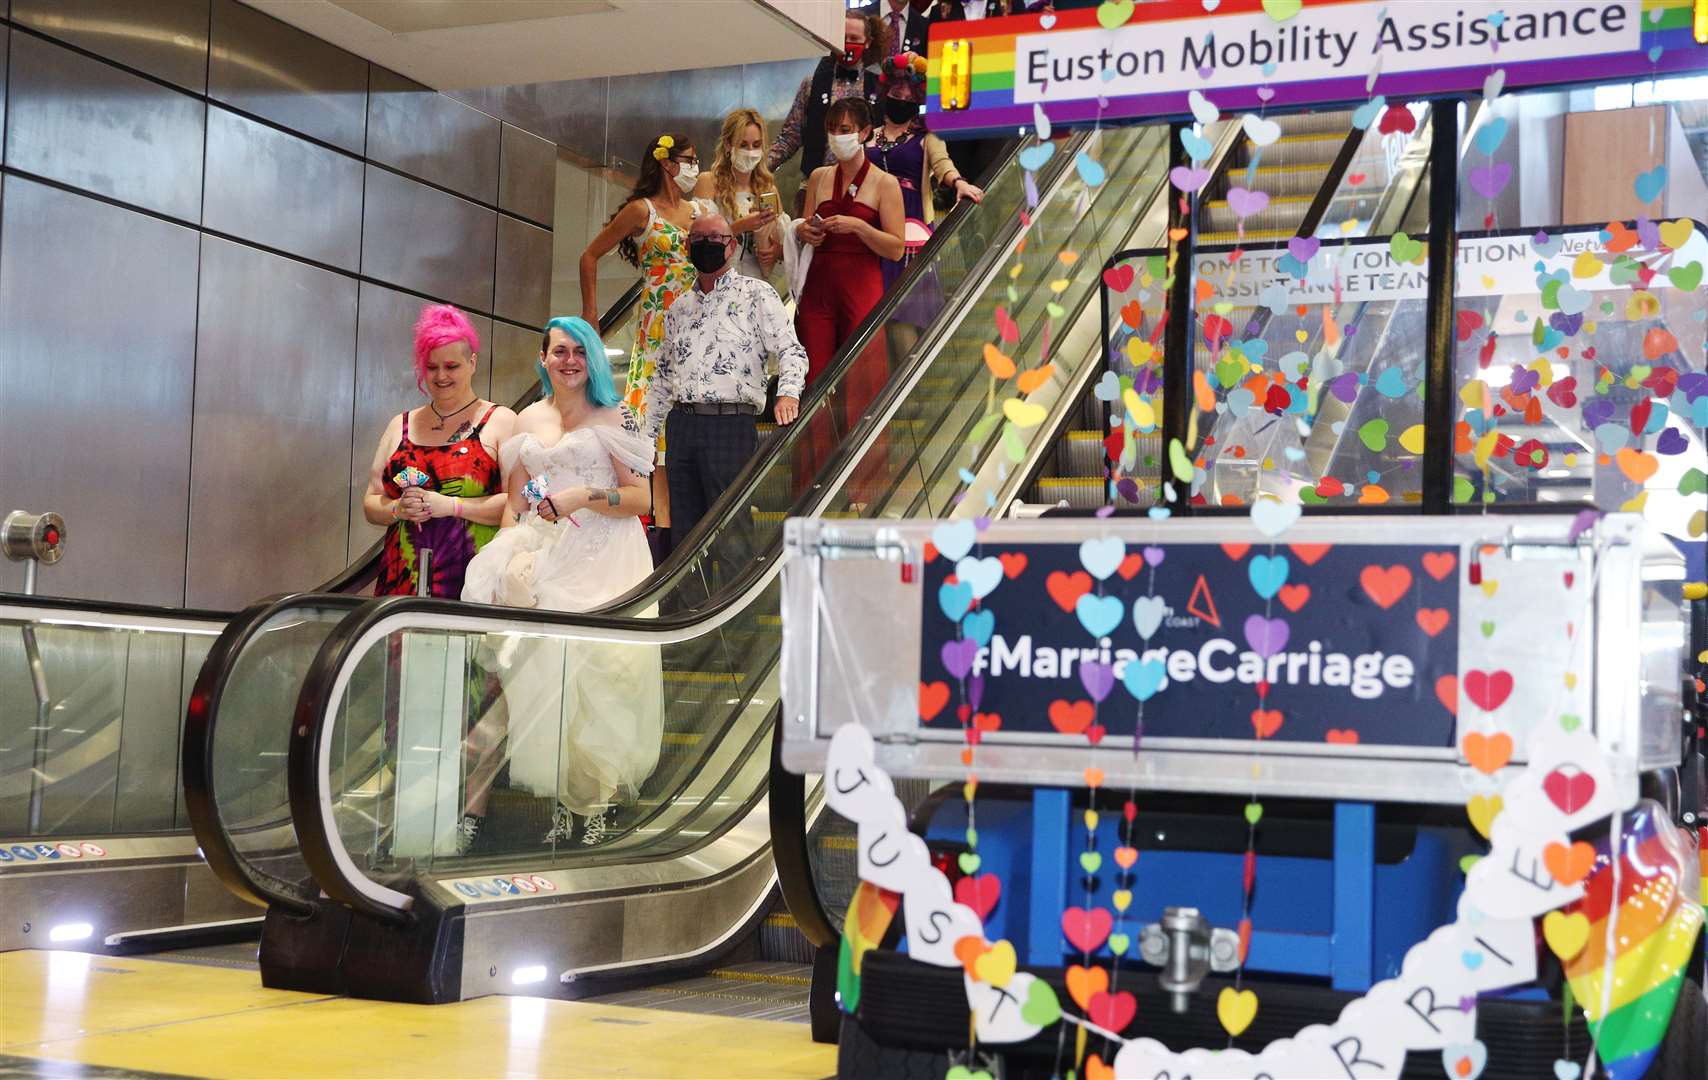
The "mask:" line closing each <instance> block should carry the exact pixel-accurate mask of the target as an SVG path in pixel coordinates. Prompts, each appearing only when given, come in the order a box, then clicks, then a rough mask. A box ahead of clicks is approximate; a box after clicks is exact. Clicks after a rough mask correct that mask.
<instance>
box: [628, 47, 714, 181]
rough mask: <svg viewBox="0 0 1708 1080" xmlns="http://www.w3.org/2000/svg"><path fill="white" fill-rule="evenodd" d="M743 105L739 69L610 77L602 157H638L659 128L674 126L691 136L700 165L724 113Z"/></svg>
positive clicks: (633, 159) (632, 159)
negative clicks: (607, 127)
mask: <svg viewBox="0 0 1708 1080" xmlns="http://www.w3.org/2000/svg"><path fill="white" fill-rule="evenodd" d="M744 104H746V102H745V101H743V100H742V69H741V68H739V67H722V68H710V69H707V70H705V71H673V72H671V73H670V74H669V75H668V76H667V77H663V78H661V77H659V76H658V75H656V74H652V75H620V76H616V77H613V78H612V79H611V89H610V102H609V104H608V106H607V114H606V115H607V117H608V120H607V124H608V126H609V131H610V135H609V137H608V138H607V140H606V142H607V146H606V152H605V156H606V158H607V160H609V159H612V158H617V159H621V160H623V161H629V162H638V161H639V160H640V155H641V153H642V152H643V151H644V150H645V149H646V148H647V146H648V145H650V143H651V141H652V140H653V139H654V138H656V137H657V136H658V134H659V132H661V131H680V132H683V133H685V134H686V135H687V136H688V137H689V138H690V139H692V140H693V141H694V149H695V150H698V151H699V153H700V158H701V160H702V161H704V162H705V165H704V166H703V167H704V168H706V169H710V168H711V164H712V155H713V154H714V153H716V151H717V146H718V133H719V132H720V131H721V130H722V128H723V120H724V116H725V115H726V114H728V112H729V111H730V110H731V109H734V108H737V107H739V106H741V105H744Z"/></svg>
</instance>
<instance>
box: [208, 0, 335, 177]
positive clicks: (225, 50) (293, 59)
mask: <svg viewBox="0 0 1708 1080" xmlns="http://www.w3.org/2000/svg"><path fill="white" fill-rule="evenodd" d="M208 96H210V97H212V98H215V99H216V100H219V101H223V102H225V103H226V104H227V105H230V106H231V107H232V108H234V109H238V110H240V111H242V112H246V113H252V114H254V115H255V116H259V117H262V118H263V119H266V120H270V121H272V122H273V123H275V124H279V125H282V126H284V127H287V128H290V129H291V130H292V131H298V132H301V133H302V134H304V135H307V136H309V137H311V138H315V139H319V140H321V141H322V142H328V143H331V144H332V145H334V146H337V147H342V148H343V149H345V150H348V151H350V152H351V153H353V154H360V153H361V152H362V145H363V138H364V133H365V132H366V130H367V111H368V63H367V61H366V60H363V59H362V58H361V57H359V56H355V55H352V54H351V53H347V52H345V51H344V50H343V49H340V48H337V47H335V46H332V45H328V44H327V43H326V42H324V41H321V40H320V39H319V38H316V37H311V36H310V35H308V34H305V33H303V32H302V31H301V30H298V29H297V28H296V27H294V26H289V25H287V24H285V23H282V22H280V21H279V20H277V19H275V18H272V17H271V16H268V15H263V14H261V13H260V12H259V11H256V10H255V9H253V8H249V7H245V6H244V5H242V4H240V3H238V2H237V0H213V33H212V40H211V44H210V50H209V58H208Z"/></svg>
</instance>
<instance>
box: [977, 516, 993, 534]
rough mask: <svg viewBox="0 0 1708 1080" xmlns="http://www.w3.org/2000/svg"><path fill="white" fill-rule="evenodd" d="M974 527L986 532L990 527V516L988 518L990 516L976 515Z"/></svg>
mask: <svg viewBox="0 0 1708 1080" xmlns="http://www.w3.org/2000/svg"><path fill="white" fill-rule="evenodd" d="M973 528H975V529H977V530H978V531H979V532H984V531H985V530H986V529H988V528H990V518H988V517H976V518H974V519H973Z"/></svg>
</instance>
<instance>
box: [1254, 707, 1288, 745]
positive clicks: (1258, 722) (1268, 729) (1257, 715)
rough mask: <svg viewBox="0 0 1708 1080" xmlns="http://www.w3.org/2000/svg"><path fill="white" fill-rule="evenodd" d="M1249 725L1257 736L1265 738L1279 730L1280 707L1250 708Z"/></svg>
mask: <svg viewBox="0 0 1708 1080" xmlns="http://www.w3.org/2000/svg"><path fill="white" fill-rule="evenodd" d="M1251 726H1252V728H1253V729H1254V730H1255V731H1256V732H1257V737H1258V738H1260V739H1267V738H1269V736H1271V735H1273V734H1275V733H1276V732H1277V731H1280V730H1281V710H1280V709H1253V710H1251Z"/></svg>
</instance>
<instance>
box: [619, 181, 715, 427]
mask: <svg viewBox="0 0 1708 1080" xmlns="http://www.w3.org/2000/svg"><path fill="white" fill-rule="evenodd" d="M644 201H645V202H646V228H645V229H644V230H642V232H641V235H640V239H639V240H638V241H637V244H638V246H639V247H640V271H641V282H642V292H641V299H640V317H639V319H638V320H637V321H636V323H635V350H634V355H633V356H631V357H630V358H629V377H628V387H627V391H626V393H625V394H624V395H623V402H624V404H626V405H627V406H628V412H629V418H630V421H631V423H633V425H634V427H635V430H637V431H638V430H642V429H644V428H645V426H646V388H647V387H648V386H649V385H651V383H652V375H653V372H654V371H656V370H658V351H659V350H660V349H662V348H663V347H664V313H665V312H667V311H669V310H670V305H671V304H674V303H675V302H676V298H677V297H678V296H681V295H682V294H683V293H684V292H686V291H688V290H689V289H691V288H693V287H694V278H695V271H694V264H693V263H691V262H689V261H688V230H687V229H684V228H682V227H681V226H680V225H675V224H672V223H671V222H668V221H666V220H664V218H662V217H660V216H659V214H658V211H657V210H656V209H654V208H653V205H652V200H651V199H646V200H644ZM688 205H689V207H690V208H691V210H692V213H693V216H694V217H699V216H700V214H701V213H702V212H704V207H703V206H702V205H701V204H700V202H699V201H698V200H689V203H688Z"/></svg>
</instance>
